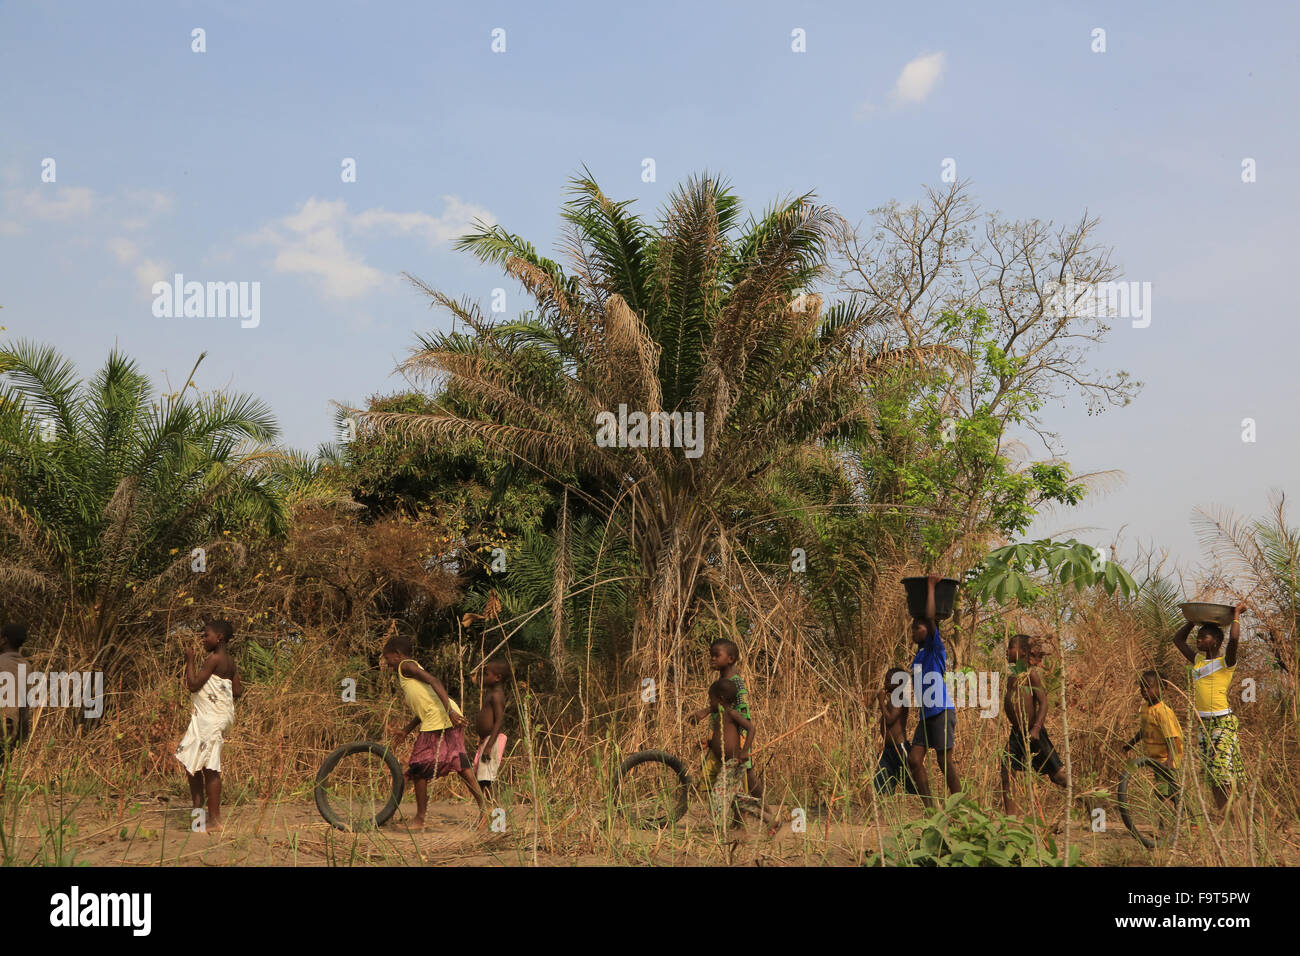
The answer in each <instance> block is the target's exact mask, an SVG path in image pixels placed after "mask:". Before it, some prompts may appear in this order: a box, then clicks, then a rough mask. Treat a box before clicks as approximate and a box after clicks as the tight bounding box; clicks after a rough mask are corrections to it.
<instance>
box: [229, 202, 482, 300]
mask: <svg viewBox="0 0 1300 956" xmlns="http://www.w3.org/2000/svg"><path fill="white" fill-rule="evenodd" d="M442 198H443V202H444V203H445V208H444V209H443V212H442V214H441V215H439V216H433V215H430V214H429V213H426V212H418V211H417V212H391V211H389V210H387V209H382V208H376V209H366V210H363V211H362V212H359V213H349V212H348V208H347V203H346V202H344V201H343V200H341V199H337V200H325V199H317V198H316V197H314V196H313V197H311V198H310V199H308V200H306V201H305V202H304V203H303V204H302V205H301V206H300V207H298V209H297V211H296V212H293V213H290V214H289V215H287V216H284V217H283V218H281V219H278V220H276V221H274V222H272V223H270V224H268V225H267V226H265V227H263V228H262V229H260V230H259V231H257V232H256V233H254V234H252V235H251V236H247V237H245V238H246V240H248V241H251V242H254V243H259V244H265V245H268V246H270V247H272V248H273V249H274V250H275V256H274V259H273V260H272V266H273V268H274V269H275V270H276V271H277V272H285V273H300V274H303V275H307V276H312V277H315V278H316V279H317V280H319V281H320V282H321V283H322V289H323V291H324V293H325V294H326V295H327V296H329V297H331V298H337V299H351V298H356V297H357V296H360V295H364V294H365V293H367V292H369V291H371V290H372V289H374V288H376V287H378V286H379V285H381V284H382V283H383V282H384V281H385V279H386V274H385V273H384V272H381V271H380V270H379V269H376V268H374V267H373V266H371V265H369V264H368V263H367V262H366V261H365V258H364V256H363V255H362V254H361V253H360V252H358V251H356V249H355V248H354V247H355V241H356V239H357V238H358V237H359V236H361V235H372V234H375V233H388V234H395V235H414V236H417V237H419V238H421V239H423V240H424V241H425V242H426V243H428V244H429V245H438V244H442V243H446V242H450V241H451V240H452V239H454V238H456V237H457V236H459V235H461V234H462V233H464V232H465V231H466V229H467V228H468V227H469V225H470V223H471V222H472V221H473V220H474V219H476V218H477V219H483V220H485V221H488V222H491V221H493V220H492V216H491V213H489V212H488V211H487V210H486V209H484V208H482V207H481V206H476V205H474V204H472V203H467V202H463V201H462V200H460V199H459V198H457V197H455V196H443V197H442Z"/></svg>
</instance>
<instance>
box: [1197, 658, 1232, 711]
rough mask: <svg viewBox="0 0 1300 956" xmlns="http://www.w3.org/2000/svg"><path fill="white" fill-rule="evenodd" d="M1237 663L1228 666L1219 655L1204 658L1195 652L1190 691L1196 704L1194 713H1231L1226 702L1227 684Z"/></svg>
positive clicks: (1230, 708) (1229, 682)
mask: <svg viewBox="0 0 1300 956" xmlns="http://www.w3.org/2000/svg"><path fill="white" fill-rule="evenodd" d="M1236 669H1237V665H1235V664H1234V665H1233V666H1231V667H1229V666H1228V664H1227V662H1226V660H1225V658H1224V657H1223V656H1222V655H1220V656H1219V657H1216V658H1214V660H1206V659H1205V655H1204V654H1202V653H1200V652H1197V654H1196V659H1195V660H1194V661H1192V692H1193V698H1194V700H1195V704H1196V713H1198V714H1199V715H1200V716H1202V717H1222V716H1223V715H1224V714H1230V713H1232V707H1231V706H1229V704H1228V685H1229V684H1231V683H1232V672H1233V671H1235V670H1236Z"/></svg>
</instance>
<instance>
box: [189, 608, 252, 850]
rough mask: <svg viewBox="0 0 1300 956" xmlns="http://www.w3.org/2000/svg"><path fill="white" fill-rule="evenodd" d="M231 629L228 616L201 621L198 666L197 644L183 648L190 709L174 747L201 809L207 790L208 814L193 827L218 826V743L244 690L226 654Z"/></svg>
mask: <svg viewBox="0 0 1300 956" xmlns="http://www.w3.org/2000/svg"><path fill="white" fill-rule="evenodd" d="M233 635H234V629H233V628H232V627H231V626H230V624H229V623H228V622H227V621H212V622H211V623H210V624H208V625H207V626H206V627H204V629H203V649H204V650H206V651H207V652H208V656H207V657H206V658H204V660H203V663H202V665H200V667H199V668H198V670H197V671H196V670H195V668H194V659H195V657H196V656H197V652H196V649H195V648H194V647H193V646H191V647H188V648H186V650H185V688H186V690H188V691H189V692H190V693H192V694H193V695H194V697H193V698H192V700H193V704H194V713H193V716H191V717H190V726H189V729H188V730H186V731H185V736H184V737H183V738H182V739H181V744H180V746H179V747H178V748H177V749H176V759H177V760H179V761H180V762H181V766H183V767H184V768H185V773H186V774H187V775H188V776H189V780H190V799H191V801H192V802H193V805H194V809H196V810H199V809H202V807H203V798H204V795H205V792H206V795H207V800H208V810H207V817H206V819H205V820H204V821H203V823H204V825H203V826H202V827H199V828H197V829H201V830H206V831H209V832H210V831H212V830H218V829H220V828H221V745H222V743H223V742H224V735H225V732H226V731H227V730H228V729H229V728H230V725H231V723H233V722H234V719H235V698H237V697H239V696H240V695H241V694H242V693H243V692H244V686H243V684H241V683H240V680H239V674H238V673H236V671H235V659H234V658H233V657H232V656H231V655H230V638H231V637H232V636H233Z"/></svg>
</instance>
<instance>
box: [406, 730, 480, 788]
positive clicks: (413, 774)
mask: <svg viewBox="0 0 1300 956" xmlns="http://www.w3.org/2000/svg"><path fill="white" fill-rule="evenodd" d="M468 769H469V757H467V756H466V755H465V732H464V731H463V730H462V729H461V728H459V727H448V728H447V729H446V730H422V731H420V734H419V736H417V737H416V738H415V749H414V750H412V751H411V761H410V764H409V766H408V767H407V769H406V778H407V779H408V780H432V779H433V778H434V777H445V776H447V774H449V773H457V772H459V771H461V770H468Z"/></svg>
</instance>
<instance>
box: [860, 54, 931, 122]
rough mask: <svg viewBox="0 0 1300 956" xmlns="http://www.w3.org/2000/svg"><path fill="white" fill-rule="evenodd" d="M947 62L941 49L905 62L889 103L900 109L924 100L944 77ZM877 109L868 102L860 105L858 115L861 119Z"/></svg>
mask: <svg viewBox="0 0 1300 956" xmlns="http://www.w3.org/2000/svg"><path fill="white" fill-rule="evenodd" d="M945 62H946V60H945V56H944V54H943V52H942V51H940V52H939V53H927V54H925V55H924V56H918V57H916V58H915V59H913V60H910V61H908V62H907V63H905V64H904V65H903V69H902V71H901V72H900V73H899V74H898V79H896V80H895V81H894V88H893V89H892V90H890V91H889V105H890V106H891V107H893V108H894V109H899V108H901V107H903V106H908V105H911V104H914V103H921V102H924V101H925V99H926V98H927V97H928V96H929V95H930V94H931V93H933V92H934V90H935V88H936V87H937V86H938V85H939V80H940V79H941V78H942V77H943V68H944V65H945ZM875 111H876V107H875V105H874V104H872V103H871V102H866V103H863V104H862V105H861V106H860V107H858V114H857V115H858V118H859V119H861V118H862V117H864V116H867V115H869V114H871V113H874V112H875Z"/></svg>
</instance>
